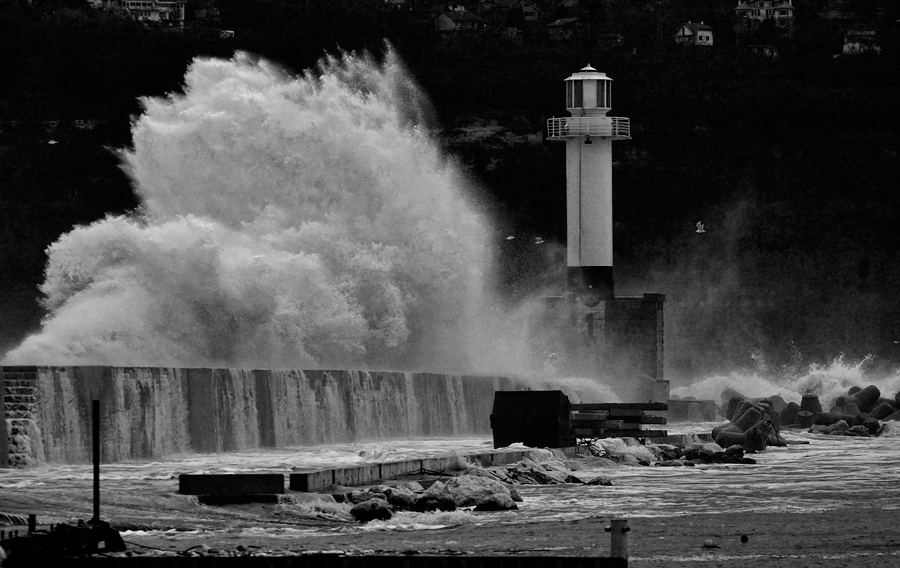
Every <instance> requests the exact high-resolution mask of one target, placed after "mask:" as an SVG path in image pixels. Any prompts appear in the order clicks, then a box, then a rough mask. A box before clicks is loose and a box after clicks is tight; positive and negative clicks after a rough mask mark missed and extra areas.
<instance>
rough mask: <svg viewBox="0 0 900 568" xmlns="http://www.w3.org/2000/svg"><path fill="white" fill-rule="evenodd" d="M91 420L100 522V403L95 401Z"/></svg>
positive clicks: (95, 501)
mask: <svg viewBox="0 0 900 568" xmlns="http://www.w3.org/2000/svg"><path fill="white" fill-rule="evenodd" d="M91 420H92V426H93V428H92V429H93V453H94V519H93V520H95V521H99V520H100V401H99V400H94V401H93V404H92V405H91Z"/></svg>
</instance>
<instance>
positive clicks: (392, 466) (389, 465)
mask: <svg viewBox="0 0 900 568" xmlns="http://www.w3.org/2000/svg"><path fill="white" fill-rule="evenodd" d="M380 470H381V473H380V475H379V477H380V478H381V479H397V478H398V477H402V476H404V475H408V474H410V473H418V472H420V471H422V460H403V461H395V462H385V463H383V464H381V467H380Z"/></svg>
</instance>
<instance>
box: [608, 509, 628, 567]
mask: <svg viewBox="0 0 900 568" xmlns="http://www.w3.org/2000/svg"><path fill="white" fill-rule="evenodd" d="M605 530H606V532H608V533H609V557H610V558H623V559H626V560H627V559H628V531H630V530H631V529H630V528H628V519H612V520H610V521H609V526H608V527H606V529H605Z"/></svg>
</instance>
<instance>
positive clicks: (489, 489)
mask: <svg viewBox="0 0 900 568" xmlns="http://www.w3.org/2000/svg"><path fill="white" fill-rule="evenodd" d="M445 487H446V488H447V490H448V491H449V494H450V497H451V498H452V499H453V501H454V503H456V506H457V507H471V506H473V505H476V504H477V503H478V502H479V501H481V500H482V499H484V498H485V497H487V496H489V495H494V494H497V493H503V494H505V495H507V496H508V495H509V489H507V488H506V486H505V485H503V484H502V483H500V482H499V481H497V480H496V479H490V478H487V477H479V476H476V475H460V476H459V477H454V478H453V479H451V480H450V481H448V482H447V483H446V485H445ZM426 493H427V492H426ZM510 501H512V499H511V498H510Z"/></svg>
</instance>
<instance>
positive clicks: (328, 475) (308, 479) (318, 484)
mask: <svg viewBox="0 0 900 568" xmlns="http://www.w3.org/2000/svg"><path fill="white" fill-rule="evenodd" d="M329 485H334V470H333V469H326V470H322V471H307V472H301V473H292V474H291V475H290V478H289V481H288V487H289V488H290V489H291V490H292V491H305V492H307V493H315V492H317V491H322V490H323V489H325V488H326V487H328V486H329Z"/></svg>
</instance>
